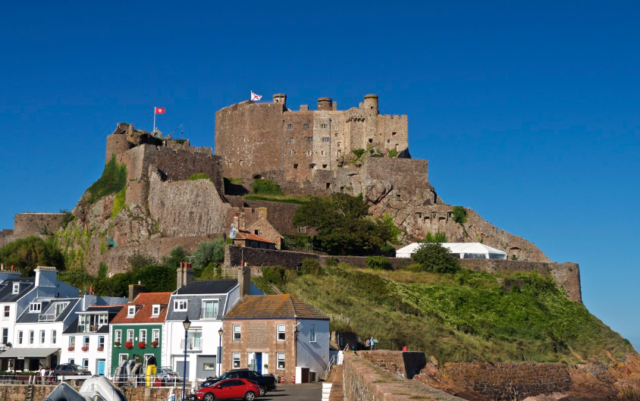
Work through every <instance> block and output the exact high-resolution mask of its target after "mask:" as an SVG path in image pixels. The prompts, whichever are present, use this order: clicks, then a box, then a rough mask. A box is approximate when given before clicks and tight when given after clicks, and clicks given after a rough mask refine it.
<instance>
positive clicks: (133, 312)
mask: <svg viewBox="0 0 640 401" xmlns="http://www.w3.org/2000/svg"><path fill="white" fill-rule="evenodd" d="M135 315H136V307H135V305H132V306H129V307H128V308H127V317H134V316H135Z"/></svg>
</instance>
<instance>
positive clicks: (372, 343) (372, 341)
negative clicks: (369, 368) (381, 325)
mask: <svg viewBox="0 0 640 401" xmlns="http://www.w3.org/2000/svg"><path fill="white" fill-rule="evenodd" d="M370 343H371V351H373V346H374V344H375V342H374V340H373V336H371V339H370Z"/></svg>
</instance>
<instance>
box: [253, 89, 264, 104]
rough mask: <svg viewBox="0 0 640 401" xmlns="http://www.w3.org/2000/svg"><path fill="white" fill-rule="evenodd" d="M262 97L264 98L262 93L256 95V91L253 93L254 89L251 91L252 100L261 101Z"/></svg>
mask: <svg viewBox="0 0 640 401" xmlns="http://www.w3.org/2000/svg"><path fill="white" fill-rule="evenodd" d="M260 99H262V95H256V94H255V93H253V91H251V100H253V101H254V102H259V101H260Z"/></svg>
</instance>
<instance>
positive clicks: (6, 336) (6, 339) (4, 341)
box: [2, 328, 9, 344]
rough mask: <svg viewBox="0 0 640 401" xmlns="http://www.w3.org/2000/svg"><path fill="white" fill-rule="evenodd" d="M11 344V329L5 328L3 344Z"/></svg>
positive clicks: (3, 330)
mask: <svg viewBox="0 0 640 401" xmlns="http://www.w3.org/2000/svg"><path fill="white" fill-rule="evenodd" d="M8 342H9V329H8V328H3V329H2V343H3V344H6V343H8Z"/></svg>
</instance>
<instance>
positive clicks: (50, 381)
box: [49, 368, 55, 384]
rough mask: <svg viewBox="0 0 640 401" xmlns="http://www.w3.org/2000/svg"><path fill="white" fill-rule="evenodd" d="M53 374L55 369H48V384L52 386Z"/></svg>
mask: <svg viewBox="0 0 640 401" xmlns="http://www.w3.org/2000/svg"><path fill="white" fill-rule="evenodd" d="M54 373H55V368H51V369H49V384H53V374H54Z"/></svg>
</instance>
